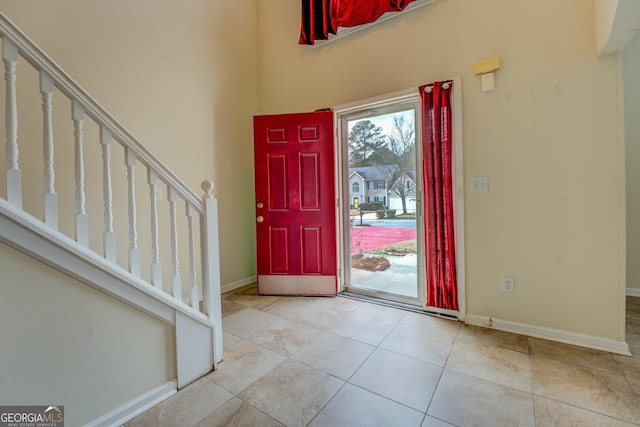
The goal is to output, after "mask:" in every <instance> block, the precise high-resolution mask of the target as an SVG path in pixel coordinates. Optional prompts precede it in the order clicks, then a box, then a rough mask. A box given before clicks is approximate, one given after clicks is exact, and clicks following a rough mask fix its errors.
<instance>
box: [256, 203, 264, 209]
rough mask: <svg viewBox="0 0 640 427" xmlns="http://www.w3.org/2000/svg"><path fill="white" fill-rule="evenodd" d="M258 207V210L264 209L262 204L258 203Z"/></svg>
mask: <svg viewBox="0 0 640 427" xmlns="http://www.w3.org/2000/svg"><path fill="white" fill-rule="evenodd" d="M256 206H258V209H262V208H264V205H263V204H262V202H258V204H257V205H256Z"/></svg>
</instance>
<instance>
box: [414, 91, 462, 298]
mask: <svg viewBox="0 0 640 427" xmlns="http://www.w3.org/2000/svg"><path fill="white" fill-rule="evenodd" d="M452 89H453V82H451V81H446V82H436V83H433V84H429V85H425V86H421V87H420V97H421V101H422V144H423V153H424V155H423V160H422V161H423V171H424V173H423V176H424V178H423V179H424V192H425V197H426V205H425V209H426V212H425V222H426V224H425V225H426V227H425V233H426V249H427V254H426V256H427V305H428V306H429V307H436V308H444V309H448V310H458V292H457V286H456V252H455V233H454V206H453V203H454V202H453V197H454V196H453V195H454V192H453V167H452V149H453V147H452V142H453V141H452V138H451V117H452V114H451V91H452Z"/></svg>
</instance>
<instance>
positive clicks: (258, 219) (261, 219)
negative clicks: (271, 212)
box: [256, 215, 264, 222]
mask: <svg viewBox="0 0 640 427" xmlns="http://www.w3.org/2000/svg"><path fill="white" fill-rule="evenodd" d="M256 221H258V222H263V221H264V217H263V216H262V215H260V216H259V217H258V218H256Z"/></svg>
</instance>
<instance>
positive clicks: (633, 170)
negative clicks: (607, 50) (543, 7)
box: [623, 36, 640, 289]
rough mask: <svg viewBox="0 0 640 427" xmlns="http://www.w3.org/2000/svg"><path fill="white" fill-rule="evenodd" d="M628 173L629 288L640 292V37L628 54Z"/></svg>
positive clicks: (626, 86) (626, 126)
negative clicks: (639, 118) (639, 78)
mask: <svg viewBox="0 0 640 427" xmlns="http://www.w3.org/2000/svg"><path fill="white" fill-rule="evenodd" d="M623 57H624V88H625V90H624V109H625V110H624V111H625V118H626V120H625V148H626V171H627V287H628V288H634V289H640V263H639V262H638V260H640V215H639V213H640V122H639V121H638V117H640V84H638V82H639V81H638V76H639V75H640V37H638V36H636V37H635V38H634V39H633V40H632V41H631V42H630V43H629V44H628V45H627V47H626V48H625V50H624V54H623Z"/></svg>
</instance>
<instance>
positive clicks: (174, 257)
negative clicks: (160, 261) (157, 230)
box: [167, 186, 182, 301]
mask: <svg viewBox="0 0 640 427" xmlns="http://www.w3.org/2000/svg"><path fill="white" fill-rule="evenodd" d="M167 191H168V193H169V217H170V219H171V273H172V275H171V294H172V295H173V297H174V298H176V299H177V300H179V301H182V284H181V283H180V265H179V263H178V224H177V218H176V199H177V198H178V194H177V193H176V190H175V189H174V188H173V187H171V186H167Z"/></svg>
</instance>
